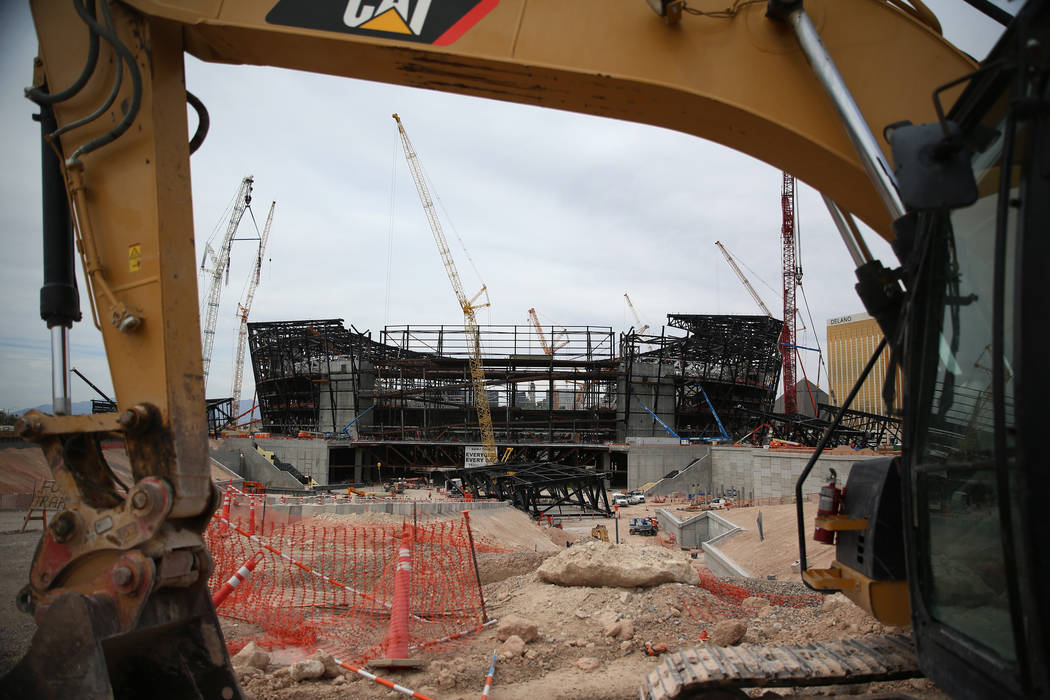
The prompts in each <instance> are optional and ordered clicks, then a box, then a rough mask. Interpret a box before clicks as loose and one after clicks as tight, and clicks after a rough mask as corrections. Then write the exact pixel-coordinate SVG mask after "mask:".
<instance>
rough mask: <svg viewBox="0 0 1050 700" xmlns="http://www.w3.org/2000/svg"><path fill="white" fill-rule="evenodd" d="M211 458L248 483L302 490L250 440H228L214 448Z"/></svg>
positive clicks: (291, 477)
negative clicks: (255, 482)
mask: <svg viewBox="0 0 1050 700" xmlns="http://www.w3.org/2000/svg"><path fill="white" fill-rule="evenodd" d="M211 458H212V459H213V460H214V461H216V462H218V463H219V464H221V465H222V466H223V467H225V468H226V470H227V471H231V472H233V473H234V474H236V475H238V476H239V477H241V478H242V479H246V480H248V481H257V482H259V483H261V484H264V485H266V486H277V487H281V488H294V489H298V488H302V484H300V483H299V482H298V481H297V480H296V478H295V477H294V476H292V475H291V474H289V473H288V472H284V471H281V470H280V469H278V468H277V467H275V466H274V465H273V464H272V463H271V462H270V460H268V459H266V458H265V457H263V456H262V455H261V454H259V452H258V451H257V450H256V449H255V447H254V445H252V441H251V439H250V438H227V439H225V440H223V442H222V445H220V446H217V447H214V448H212V450H211Z"/></svg>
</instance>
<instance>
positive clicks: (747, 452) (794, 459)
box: [627, 438, 874, 498]
mask: <svg viewBox="0 0 1050 700" xmlns="http://www.w3.org/2000/svg"><path fill="white" fill-rule="evenodd" d="M629 444H630V448H629V451H628V453H627V488H628V489H636V488H638V487H640V486H642V485H643V484H647V483H651V482H655V481H659V480H660V479H662V478H663V476H664V474H668V473H670V472H671V471H672V470H675V469H677V470H679V471H681V472H682V473H681V474H679V475H678V476H676V477H674V478H672V479H666V480H664V481H663V482H662V483H660V484H658V485H657V486H655V487H653V488H652V489H650V490H649V491H648V495H650V496H667V495H670V494H671V493H683V494H687V495H688V494H694V493H714V494H716V495H721V494H722V493H723V492H724V491H727V490H729V489H734V488H735V489H737V491H738V494H739V497H741V498H751V497H754V498H792V497H794V495H795V481H796V480H797V479H798V476H799V474H801V473H802V470H803V469H804V468H805V466H806V463H807V462H808V461H809V457H810V455H809V453H798V452H781V451H779V450H768V449H758V448H754V447H729V446H726V447H720V446H716V447H710V446H707V445H682V444H680V443H679V442H678V441H677V440H674V439H673V438H667V439H664V438H640V439H637V440H633V441H631V442H630V443H629ZM705 457H709V458H707V459H705ZM696 459H699V461H697V462H696V463H694V464H692V466H689V465H690V463H691V462H693V460H696ZM867 459H874V457H872V456H870V455H865V456H853V455H823V456H822V457H821V458H820V459H819V460H818V461H817V464H816V466H815V467H814V468H813V471H811V472H810V475H809V478H807V479H806V483H805V484H804V486H803V494H805V495H809V494H815V493H817V492H819V491H820V487H821V486H823V485H824V484H825V483H826V482H827V476H828V468H829V467H830V468H833V469H834V470H835V471H836V472H837V474H838V477H839V483H840V484H845V483H846V478H847V477H848V476H849V472H850V467H851V466H852V465H853V463H854V462H858V461H861V460H867ZM687 467H688V469H687Z"/></svg>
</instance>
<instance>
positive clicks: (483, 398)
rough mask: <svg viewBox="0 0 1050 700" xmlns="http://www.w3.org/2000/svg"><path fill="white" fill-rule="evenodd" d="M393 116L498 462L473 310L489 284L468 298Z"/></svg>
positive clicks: (488, 451)
mask: <svg viewBox="0 0 1050 700" xmlns="http://www.w3.org/2000/svg"><path fill="white" fill-rule="evenodd" d="M393 117H394V121H395V122H397V130H398V133H399V134H400V135H401V146H402V147H403V148H404V150H405V161H406V162H407V163H408V169H409V170H410V171H411V173H412V180H413V181H414V182H415V183H416V191H417V192H418V193H419V201H420V202H422V204H423V211H424V212H425V213H426V215H427V221H428V222H429V223H430V231H431V233H433V234H434V242H435V243H437V248H438V253H440V254H441V261H442V262H443V263H445V272H447V273H448V279H449V282H451V283H452V291H454V292H455V293H456V300H457V301H458V302H459V308H460V309H462V310H463V328H464V330H465V331H466V334H467V343H468V347H469V349H470V351H469V353H468V357H469V361H470V380H471V383H472V384H473V387H474V407H475V409H476V410H477V414H478V427H479V428H480V429H481V444H482V449H483V450H484V452H485V461H486V462H487V463H488V464H496V463H497V462H498V461H499V454H498V452H497V451H496V436H495V434H494V433H493V430H492V410H491V409H490V408H489V397H488V393H487V392H486V390H485V369H484V368H483V367H482V365H481V334H480V331H479V330H478V321H477V318H476V316H475V313H474V312H475V311H476V310H477V309H481V308H484V307H486V306H488V303H484V304H475V303H474V302H476V301H477V300H478V298H479V297H481V295H482V294H484V293H485V291H486V287H485V285H482V286H481V289H480V290H479V291H478V293H477V294H475V295H474V297H473V298H471V299H467V295H466V294H465V293H464V292H463V283H462V282H460V281H459V271H458V270H457V269H456V263H455V261H454V260H453V259H452V251H450V250H449V248H448V242H447V241H446V240H445V234H444V233H443V232H442V231H441V222H440V221H439V220H438V216H437V211H435V209H434V202H433V200H432V199H431V198H430V192H429V191H428V190H427V185H426V182H425V181H424V178H423V169H422V167H421V166H420V164H419V157H418V156H417V155H416V151H415V149H414V148H412V142H411V141H409V139H408V134H407V133H405V127H404V125H403V124H402V123H401V118H400V117H399V116H397V114H394V115H393Z"/></svg>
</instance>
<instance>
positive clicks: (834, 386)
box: [827, 312, 902, 416]
mask: <svg viewBox="0 0 1050 700" xmlns="http://www.w3.org/2000/svg"><path fill="white" fill-rule="evenodd" d="M827 332H828V374H829V375H830V376H829V383H830V384H831V400H832V403H834V404H835V405H836V406H841V405H842V402H843V401H845V400H846V397H847V396H848V395H849V392H850V389H852V388H853V384H854V383H855V382H856V381H857V377H859V376H860V373H861V371H862V370H863V369H864V365H866V364H867V363H868V360H869V359H871V354H872V353H873V352H875V348H876V346H878V344H879V343H880V342H881V341H882V329H881V328H879V324H878V322H876V321H875V319H874V318H872V317H871V316H870V315H869V314H867V313H864V312H861V313H856V314H850V315H849V316H839V317H838V318H832V319H829V320H828V326H827ZM889 364H890V351H889V348H887V349H886V350H885V351H883V353H882V355H881V356H880V357H879V360H878V362H877V363H876V364H875V367H873V368H872V370H871V374H869V375H868V378H867V380H865V382H864V385H863V386H862V387H861V388H860V392H859V393H858V394H857V398H855V399H854V400H853V404H852V405H851V406H850V409H852V410H854V411H863V412H865V413H877V414H879V415H882V416H885V415H889V412H888V411H887V410H886V404H885V403H884V402H883V400H882V387H883V384H884V382H885V380H886V371H887V368H888V367H889ZM895 373H896V377H895V378H894V381H896V383H897V392H896V399H895V401H896V402H897V408H898V410H899V408H900V397H901V389H902V387H901V373H900V368H899V367H898V368H897V370H896V372H895Z"/></svg>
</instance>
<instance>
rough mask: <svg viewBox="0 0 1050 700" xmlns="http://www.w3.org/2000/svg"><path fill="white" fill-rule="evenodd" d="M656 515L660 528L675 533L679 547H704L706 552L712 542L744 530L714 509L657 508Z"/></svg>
mask: <svg viewBox="0 0 1050 700" xmlns="http://www.w3.org/2000/svg"><path fill="white" fill-rule="evenodd" d="M656 517H657V519H658V520H659V523H660V529H661V530H664V531H666V532H669V533H671V534H672V535H674V537H675V542H677V543H678V546H679V547H690V548H693V549H699V548H701V547H702V548H703V550H704V551H705V552H706V551H707V548H708V547H709V546H710V543H712V542H717V541H718V540H720V539H722V538H724V537H728V536H730V535H732V534H734V533H737V532H740V531H741V530H743V528H742V527H740V526H738V525H736V524H735V523H733V522H731V521H729V520H727V519H725V518H723V517H722V516H721V515H719V514H718V513H715V512H714V511H704V512H701V513H696V514H694V513H684V512H682V511H674V510H668V509H667V508H657V509H656ZM734 575H735V574H734Z"/></svg>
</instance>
